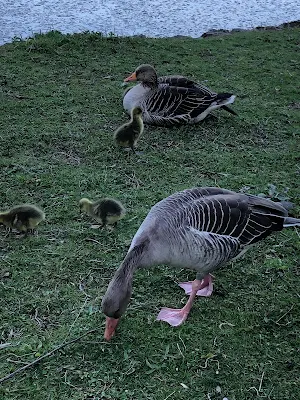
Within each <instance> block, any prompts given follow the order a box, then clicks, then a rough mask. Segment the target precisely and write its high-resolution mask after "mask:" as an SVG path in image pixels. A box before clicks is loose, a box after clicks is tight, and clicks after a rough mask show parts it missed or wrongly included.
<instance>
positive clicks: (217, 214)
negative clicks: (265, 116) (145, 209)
mask: <svg viewBox="0 0 300 400" xmlns="http://www.w3.org/2000/svg"><path fill="white" fill-rule="evenodd" d="M157 206H158V207H159V208H160V210H161V212H162V214H163V213H167V214H168V218H170V215H172V224H173V225H176V226H177V227H179V226H187V227H192V228H194V229H197V230H199V231H202V232H211V233H216V234H218V235H226V236H231V237H235V238H238V239H239V241H240V243H241V244H243V245H248V244H252V243H256V242H258V241H259V240H261V239H263V238H265V237H267V236H268V235H270V234H271V233H272V232H273V231H277V230H281V229H282V228H283V222H284V218H285V217H286V216H287V211H286V210H285V208H284V207H282V206H281V204H280V203H274V202H273V201H271V200H268V199H264V198H260V197H256V196H251V195H245V194H239V193H235V192H231V191H229V190H225V189H219V188H195V189H190V190H185V191H183V192H179V193H176V194H174V195H172V196H170V197H169V198H167V199H166V200H163V201H162V202H160V203H158V205H157ZM168 211H169V213H168ZM156 212H157V211H156Z"/></svg>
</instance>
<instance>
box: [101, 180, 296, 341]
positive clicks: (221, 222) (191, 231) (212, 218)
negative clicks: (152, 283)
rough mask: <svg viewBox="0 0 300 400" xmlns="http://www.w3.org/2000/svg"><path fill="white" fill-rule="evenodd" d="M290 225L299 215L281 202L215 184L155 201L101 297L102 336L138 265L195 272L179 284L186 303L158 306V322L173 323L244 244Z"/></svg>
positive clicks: (123, 304) (114, 320)
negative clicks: (179, 306) (292, 214)
mask: <svg viewBox="0 0 300 400" xmlns="http://www.w3.org/2000/svg"><path fill="white" fill-rule="evenodd" d="M289 226H300V219H296V218H291V217H289V216H288V212H287V210H286V208H285V207H284V204H283V203H279V202H273V201H272V200H269V199H266V198H261V197H257V196H253V195H248V194H242V193H236V192H232V191H230V190H226V189H220V188H216V187H199V188H194V189H187V190H184V191H181V192H178V193H175V194H173V195H171V196H169V197H167V198H165V199H164V200H162V201H160V202H159V203H157V204H155V205H154V206H153V207H152V208H151V210H150V212H149V213H148V215H147V216H146V218H145V220H144V221H143V223H142V224H141V226H140V228H139V229H138V231H137V232H136V234H135V236H134V238H133V240H132V243H131V246H130V248H129V251H128V253H127V255H126V257H125V259H124V260H123V262H122V264H121V265H120V267H119V268H118V269H117V271H116V273H115V275H114V277H113V278H112V280H111V282H110V283H109V285H108V288H107V291H106V293H105V295H104V297H103V300H102V310H103V313H104V314H105V315H106V316H107V318H106V329H105V338H106V339H107V340H110V339H111V337H112V336H113V335H114V332H115V329H116V326H117V324H118V321H119V318H120V317H121V316H122V315H123V314H124V312H125V310H126V308H127V306H128V303H129V300H130V297H131V293H132V280H133V275H134V273H135V271H136V270H137V269H139V268H144V267H151V266H154V265H159V264H168V265H171V266H174V267H179V268H188V269H191V270H194V271H195V272H196V279H195V280H194V281H193V282H184V283H182V284H180V286H181V287H183V288H184V290H185V292H186V293H187V294H189V300H188V302H187V303H186V305H185V306H184V307H183V308H182V309H179V310H177V309H170V308H163V309H162V310H161V312H160V313H159V315H158V320H163V321H166V322H168V323H169V324H170V325H173V326H178V325H180V324H182V323H183V322H184V321H185V319H186V318H187V316H188V314H189V312H190V309H191V307H192V304H193V301H194V298H195V297H196V295H200V296H209V295H211V293H212V290H213V287H212V276H211V275H210V274H211V273H212V272H213V271H215V270H217V269H219V268H220V267H222V266H224V265H225V264H226V263H228V262H229V261H231V260H233V259H234V258H236V257H237V256H239V255H241V254H242V253H243V252H244V251H245V250H246V249H247V247H248V246H249V245H251V244H254V243H257V242H259V241H260V240H262V239H264V238H265V237H267V236H269V235H270V234H271V233H272V232H273V231H281V230H282V229H283V228H285V227H289Z"/></svg>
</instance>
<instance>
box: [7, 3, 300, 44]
mask: <svg viewBox="0 0 300 400" xmlns="http://www.w3.org/2000/svg"><path fill="white" fill-rule="evenodd" d="M298 19H300V1H299V0H217V1H212V0H202V1H201V0H195V1H188V0H150V1H143V0H130V1H128V0H123V1H121V0H119V1H118V0H115V1H114V0H105V1H103V0H0V44H2V43H5V42H10V41H11V40H12V38H13V37H14V36H17V37H22V38H26V37H28V36H32V34H33V33H38V32H47V31H49V30H52V29H55V30H59V31H61V32H64V33H67V32H68V33H73V32H82V31H95V32H102V33H110V32H113V33H115V34H117V35H121V36H132V35H140V34H143V35H146V36H152V37H160V36H176V35H187V36H192V37H199V36H201V34H202V33H204V32H206V31H208V30H210V29H220V28H223V29H233V28H246V29H249V28H253V27H256V26H266V25H279V24H281V23H283V22H289V21H293V20H298Z"/></svg>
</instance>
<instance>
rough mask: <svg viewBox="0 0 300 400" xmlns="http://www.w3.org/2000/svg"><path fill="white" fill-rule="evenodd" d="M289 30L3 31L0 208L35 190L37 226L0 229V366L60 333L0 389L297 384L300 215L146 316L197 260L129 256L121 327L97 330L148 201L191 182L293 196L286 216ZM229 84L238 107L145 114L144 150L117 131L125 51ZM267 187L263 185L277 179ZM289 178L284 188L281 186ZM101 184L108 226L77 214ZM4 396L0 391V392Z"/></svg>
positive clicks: (291, 133) (92, 393) (293, 59)
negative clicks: (186, 311) (133, 266)
mask: <svg viewBox="0 0 300 400" xmlns="http://www.w3.org/2000/svg"><path fill="white" fill-rule="evenodd" d="M299 33H300V32H299V29H298V28H294V29H286V30H282V31H259V32H258V31H254V32H245V33H237V34H234V35H230V36H223V37H215V38H209V39H189V38H177V39H145V38H134V39H132V38H118V37H108V38H104V37H102V36H101V35H99V34H92V33H86V34H75V35H62V34H60V33H59V32H51V33H49V34H47V35H38V36H35V37H34V38H33V39H29V40H26V41H20V42H18V41H15V42H14V43H11V44H6V45H4V46H1V47H0V57H1V76H0V84H1V86H0V101H1V105H0V106H1V110H2V111H1V113H2V117H1V131H0V140H1V145H0V152H1V158H0V164H1V171H2V173H1V187H0V193H1V208H3V209H5V208H6V207H9V206H11V205H14V204H18V203H20V202H31V203H36V204H39V205H40V206H42V207H43V208H44V209H45V212H46V216H47V221H46V222H45V223H43V224H41V225H40V227H39V234H38V235H37V236H35V237H28V238H26V239H20V238H19V237H18V236H17V235H15V234H10V235H6V233H5V230H4V229H2V230H1V231H0V234H1V236H0V257H1V268H0V279H1V281H0V310H1V311H0V312H1V317H0V334H1V342H2V343H7V342H8V343H11V344H12V345H11V346H9V347H6V348H4V349H1V350H0V371H1V376H0V378H1V377H2V376H4V375H6V374H8V373H10V372H12V371H14V370H15V369H16V368H18V367H20V366H22V365H24V363H28V362H31V361H33V360H34V359H36V358H37V357H39V355H41V354H44V353H46V352H48V351H51V350H52V349H53V348H54V347H55V346H57V345H59V344H61V343H63V342H64V340H70V339H72V338H74V337H77V336H80V335H81V334H82V333H84V332H86V331H87V330H89V329H93V328H97V327H98V328H99V330H98V332H97V333H96V334H92V335H90V336H87V337H86V338H84V339H82V340H81V341H80V342H77V343H74V344H73V345H71V346H69V347H65V348H64V349H62V350H61V351H59V352H57V353H55V354H54V355H52V356H51V357H49V358H47V359H45V360H44V361H43V362H42V363H40V364H39V365H37V366H35V367H34V368H32V369H29V370H27V371H26V372H24V373H22V374H20V375H17V376H16V377H15V378H14V379H11V380H9V381H7V382H5V383H4V384H3V385H2V386H1V388H0V398H1V399H2V398H3V399H4V398H5V399H9V400H11V399H30V400H35V399H51V400H52V399H53V400H56V399H59V400H65V399H76V400H77V399H80V400H83V399H84V400H88V399H94V400H98V399H102V400H108V399H109V400H142V399H143V400H144V399H149V400H150V399H151V400H166V399H178V400H181V399H197V400H205V399H208V400H209V399H211V400H222V399H223V398H224V397H227V398H228V399H229V400H251V399H257V398H266V399H270V400H275V399H276V400H287V399H289V400H292V399H299V398H300V389H299V373H298V372H297V365H299V349H298V347H299V341H298V340H299V333H300V332H299V293H297V285H299V250H300V242H299V231H298V232H297V231H296V229H289V230H285V231H284V232H282V233H280V234H277V235H274V236H272V237H270V238H268V239H267V240H265V241H264V242H263V243H261V244H259V245H258V246H256V247H255V248H253V249H252V250H250V251H249V252H248V253H247V254H246V256H245V257H244V258H242V259H240V260H238V261H237V262H235V263H233V264H232V265H228V267H227V268H225V269H223V270H221V271H219V272H217V274H216V281H215V282H216V284H215V289H216V290H215V294H214V295H213V296H212V297H211V298H210V299H203V298H202V299H197V301H196V303H195V306H194V308H193V310H192V313H191V315H190V317H189V319H188V321H187V322H186V323H185V324H184V325H182V326H181V327H179V328H178V329H173V328H171V327H169V326H167V325H166V324H163V323H158V322H155V317H156V314H157V312H158V310H159V308H160V307H161V306H163V305H164V306H174V307H176V306H179V305H180V304H182V303H183V302H184V301H185V300H186V298H185V296H184V295H183V292H182V291H181V289H180V288H178V287H177V286H176V282H177V281H179V280H186V279H194V274H193V273H190V272H188V271H185V270H175V269H172V268H168V267H164V266H162V267H159V268H153V269H150V270H147V271H139V272H137V273H136V276H135V279H134V294H133V298H132V301H131V304H130V306H129V308H128V311H127V313H126V315H125V316H124V317H123V318H122V321H121V323H120V326H119V329H118V332H117V335H116V336H115V338H114V339H113V340H112V341H111V342H110V343H105V342H104V340H103V331H104V316H103V315H102V314H101V312H100V301H101V297H102V295H103V293H104V292H105V290H106V287H107V284H108V282H109V281H110V279H111V277H112V275H113V273H114V270H115V268H116V267H117V266H118V264H119V263H120V262H121V260H122V259H123V257H124V255H125V253H126V251H127V249H128V246H129V244H130V241H131V238H132V237H133V235H134V233H135V232H136V230H137V228H138V227H139V225H140V223H141V222H142V220H143V218H144V217H145V216H146V214H147V212H148V211H149V209H150V207H151V206H152V205H153V204H155V203H156V202H157V201H159V200H160V199H162V198H164V197H166V196H168V195H170V194H171V193H173V192H175V191H178V190H181V189H184V188H189V187H194V186H205V185H211V186H215V185H217V186H220V187H224V188H230V189H233V190H237V191H238V190H244V191H248V192H250V193H253V194H258V193H265V194H267V193H268V190H269V189H268V185H275V187H276V191H274V190H272V195H274V196H275V194H274V193H275V192H276V196H277V195H278V196H277V197H280V193H283V194H284V195H286V196H288V197H289V199H290V200H291V201H292V202H294V203H295V204H296V208H295V211H294V215H295V216H299V205H300V195H299V182H300V180H299V177H300V175H299V174H300V165H299V161H300V159H299V122H300V118H299V88H298V87H297V84H298V80H299V46H300V40H299ZM142 62H147V63H151V64H154V65H156V67H157V68H158V70H159V73H160V74H161V75H163V74H170V73H178V74H184V75H187V76H190V77H191V78H194V79H195V80H197V81H200V82H203V83H205V84H207V86H209V87H211V88H213V89H215V90H217V91H227V92H230V91H232V92H233V93H235V94H237V96H238V97H237V100H236V103H235V104H234V106H233V108H234V110H235V111H236V112H238V114H239V115H238V117H234V116H232V115H230V114H227V113H226V112H225V111H219V112H216V113H215V115H216V116H217V118H209V119H207V120H206V121H204V122H203V123H201V124H198V125H196V126H192V127H187V126H183V127H180V128H172V129H167V128H153V127H147V129H146V131H145V134H144V135H143V137H142V139H141V140H140V142H139V150H143V152H144V154H143V156H134V155H132V154H131V155H130V154H127V153H125V152H122V151H119V150H118V149H116V148H115V146H114V144H113V141H112V134H113V131H114V130H115V129H116V128H117V127H118V126H119V125H120V124H121V123H122V122H123V121H124V120H126V117H125V115H124V113H123V110H122V104H121V100H120V99H121V94H122V90H123V88H122V87H121V82H122V80H123V79H124V77H126V76H127V75H128V74H129V73H130V72H132V71H133V70H134V69H135V67H136V66H137V65H139V64H140V63H142ZM272 187H273V188H274V186H272ZM286 188H288V189H286ZM102 195H109V196H114V197H116V198H118V199H120V200H121V201H122V202H123V203H124V204H125V205H126V207H127V210H128V214H127V217H126V218H125V219H124V220H122V221H121V222H120V224H119V226H118V229H117V230H115V231H114V232H113V233H109V232H107V231H105V230H93V229H90V225H91V221H90V220H89V219H88V218H82V217H81V216H80V215H79V207H78V201H79V199H80V198H81V197H83V196H87V197H91V198H97V197H99V196H102ZM1 396H2V397H1Z"/></svg>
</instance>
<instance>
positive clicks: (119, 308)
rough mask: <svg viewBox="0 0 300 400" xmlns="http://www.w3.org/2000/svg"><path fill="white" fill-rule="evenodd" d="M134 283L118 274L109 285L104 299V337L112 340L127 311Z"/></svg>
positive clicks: (102, 304) (102, 305)
mask: <svg viewBox="0 0 300 400" xmlns="http://www.w3.org/2000/svg"><path fill="white" fill-rule="evenodd" d="M131 293H132V285H131V282H126V280H124V276H123V279H122V278H121V276H119V275H118V271H117V273H116V275H115V277H114V278H113V280H112V281H111V282H110V284H109V285H108V288H107V290H106V293H105V295H104V297H103V299H102V303H101V308H102V312H103V313H104V314H105V315H106V325H105V333H104V338H105V339H106V340H110V339H111V338H112V336H113V335H114V333H115V329H116V327H117V325H118V323H119V319H120V317H121V316H122V315H123V314H124V313H125V311H126V308H127V306H128V303H129V301H130V298H131Z"/></svg>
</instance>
